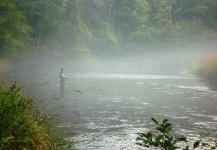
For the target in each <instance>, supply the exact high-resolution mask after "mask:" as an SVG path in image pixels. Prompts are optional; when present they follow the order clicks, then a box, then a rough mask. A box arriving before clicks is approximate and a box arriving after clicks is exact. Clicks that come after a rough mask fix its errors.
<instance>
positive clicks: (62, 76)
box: [60, 69, 68, 97]
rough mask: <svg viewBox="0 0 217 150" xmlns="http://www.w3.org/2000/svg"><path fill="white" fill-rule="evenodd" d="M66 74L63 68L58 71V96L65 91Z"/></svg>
mask: <svg viewBox="0 0 217 150" xmlns="http://www.w3.org/2000/svg"><path fill="white" fill-rule="evenodd" d="M67 78H68V76H65V75H64V69H61V71H60V97H63V96H64V93H65V79H67Z"/></svg>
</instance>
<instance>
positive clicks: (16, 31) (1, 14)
mask: <svg viewBox="0 0 217 150" xmlns="http://www.w3.org/2000/svg"><path fill="white" fill-rule="evenodd" d="M16 6H17V5H16V0H0V43H1V46H0V56H6V55H13V56H16V55H17V54H18V51H19V50H21V49H22V48H24V47H25V44H26V41H27V40H26V35H27V34H28V31H29V29H30V27H29V26H28V25H27V21H26V18H25V15H24V14H23V13H22V12H21V11H18V10H17V7H16Z"/></svg>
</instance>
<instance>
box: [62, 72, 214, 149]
mask: <svg viewBox="0 0 217 150" xmlns="http://www.w3.org/2000/svg"><path fill="white" fill-rule="evenodd" d="M70 76H71V77H72V78H73V80H70V79H69V80H68V81H67V82H66V94H65V98H64V100H63V101H64V103H65V104H66V106H67V109H69V110H71V113H69V114H68V118H72V120H73V121H72V122H70V121H69V122H68V123H65V124H61V125H59V128H61V129H62V131H64V132H65V133H66V134H67V137H68V138H69V139H71V140H73V141H75V147H77V148H78V149H79V150H80V149H81V150H121V149H124V150H131V149H132V150H134V149H139V147H138V146H136V145H135V138H136V134H135V133H137V132H146V131H149V130H150V129H153V123H152V121H151V117H154V118H156V119H157V120H159V121H160V120H162V119H164V118H167V119H169V121H170V122H172V123H173V127H174V129H175V131H176V132H177V133H178V134H182V135H185V136H187V137H188V138H189V139H190V140H196V139H200V138H203V139H205V140H210V138H213V137H216V134H217V130H216V129H217V126H216V122H217V116H216V112H217V92H216V91H211V90H209V88H208V87H207V86H206V85H204V84H203V83H201V82H200V81H199V80H198V79H197V78H193V77H183V76H177V75H176V76H167V75H157V74H151V75H149V74H108V73H81V74H70ZM72 86H73V87H72ZM75 87H76V88H75ZM73 89H74V90H75V89H79V90H80V91H79V92H76V91H74V92H72V91H73ZM81 92H82V93H81ZM72 116H73V117H72ZM69 120H70V119H69ZM71 134H73V135H74V136H70V135H71Z"/></svg>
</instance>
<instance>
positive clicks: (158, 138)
mask: <svg viewBox="0 0 217 150" xmlns="http://www.w3.org/2000/svg"><path fill="white" fill-rule="evenodd" d="M162 138H163V135H158V136H156V138H155V141H156V142H159V141H160V140H161V139H162Z"/></svg>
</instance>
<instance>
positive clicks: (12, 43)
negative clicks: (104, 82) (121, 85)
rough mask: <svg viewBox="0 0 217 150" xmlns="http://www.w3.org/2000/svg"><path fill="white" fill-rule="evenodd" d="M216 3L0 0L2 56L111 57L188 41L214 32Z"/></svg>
mask: <svg viewBox="0 0 217 150" xmlns="http://www.w3.org/2000/svg"><path fill="white" fill-rule="evenodd" d="M216 6H217V2H216V1H213V0H160V1H159V0H43V1H35V0H0V43H1V46H0V56H1V57H3V56H7V55H12V56H16V57H18V58H19V57H21V58H22V57H23V55H28V56H30V55H33V54H34V55H35V54H38V55H39V56H42V55H43V56H44V57H52V56H54V57H56V56H61V55H67V56H73V58H76V57H77V56H90V55H94V56H102V55H106V56H108V55H109V56H114V55H116V54H120V53H126V52H127V51H132V50H133V51H135V52H136V51H146V50H150V49H152V48H157V47H161V48H169V47H171V46H179V47H181V46H186V45H188V44H189V43H190V42H195V41H198V40H200V39H203V37H201V36H204V38H207V37H209V36H212V35H211V33H212V34H213V33H215V32H216V30H217V21H216V18H217V10H216V8H217V7H216ZM199 42H201V41H199Z"/></svg>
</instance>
